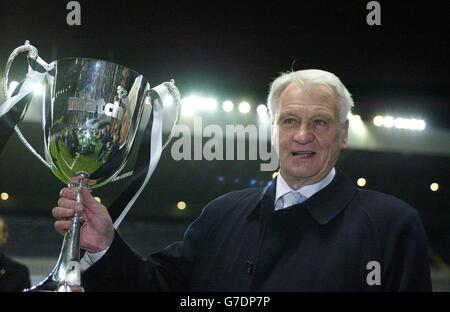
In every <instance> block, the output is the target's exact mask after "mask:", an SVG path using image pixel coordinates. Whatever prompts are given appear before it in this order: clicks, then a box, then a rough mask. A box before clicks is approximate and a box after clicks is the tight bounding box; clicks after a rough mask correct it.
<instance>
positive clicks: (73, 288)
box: [27, 172, 89, 292]
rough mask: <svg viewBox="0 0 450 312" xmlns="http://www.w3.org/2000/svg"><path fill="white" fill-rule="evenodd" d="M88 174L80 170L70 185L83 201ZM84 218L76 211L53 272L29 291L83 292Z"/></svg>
mask: <svg viewBox="0 0 450 312" xmlns="http://www.w3.org/2000/svg"><path fill="white" fill-rule="evenodd" d="M88 176H89V175H88V174H87V173H85V172H78V173H77V175H76V176H75V177H74V178H73V179H72V180H73V181H77V182H75V183H70V184H69V187H76V188H77V196H76V201H77V202H78V203H80V202H81V190H82V188H83V187H88ZM82 225H83V219H82V217H81V216H80V215H79V214H78V213H75V214H74V216H73V217H72V226H71V228H70V229H69V231H68V232H67V233H66V234H65V235H64V240H63V244H62V248H61V252H60V255H59V258H58V262H57V263H56V266H55V267H54V269H53V271H52V273H50V275H49V276H48V277H47V278H46V279H45V280H44V281H42V282H41V283H40V284H38V285H37V286H35V287H32V288H31V289H29V290H27V291H58V292H82V291H84V290H83V287H82V286H81V269H80V231H81V226H82Z"/></svg>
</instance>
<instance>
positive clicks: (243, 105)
mask: <svg viewBox="0 0 450 312" xmlns="http://www.w3.org/2000/svg"><path fill="white" fill-rule="evenodd" d="M239 111H240V112H241V113H242V114H247V113H248V112H249V111H250V104H248V102H241V103H239Z"/></svg>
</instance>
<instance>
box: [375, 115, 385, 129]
mask: <svg viewBox="0 0 450 312" xmlns="http://www.w3.org/2000/svg"><path fill="white" fill-rule="evenodd" d="M373 123H374V125H375V126H377V127H381V126H382V125H383V124H384V118H383V117H382V116H375V118H374V119H373Z"/></svg>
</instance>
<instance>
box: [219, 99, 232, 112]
mask: <svg viewBox="0 0 450 312" xmlns="http://www.w3.org/2000/svg"><path fill="white" fill-rule="evenodd" d="M233 108H234V104H233V102H231V101H229V100H227V101H224V102H223V103H222V109H223V110H224V111H225V112H227V113H229V112H231V111H232V110H233Z"/></svg>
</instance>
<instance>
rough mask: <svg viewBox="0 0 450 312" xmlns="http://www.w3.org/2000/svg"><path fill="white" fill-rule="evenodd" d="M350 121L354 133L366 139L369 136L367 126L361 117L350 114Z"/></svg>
mask: <svg viewBox="0 0 450 312" xmlns="http://www.w3.org/2000/svg"><path fill="white" fill-rule="evenodd" d="M348 119H349V121H350V127H351V129H352V130H354V132H355V133H356V134H357V135H359V136H363V137H365V136H366V135H367V129H366V125H365V124H364V122H363V121H362V119H361V116H359V115H353V114H352V113H349V115H348Z"/></svg>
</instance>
